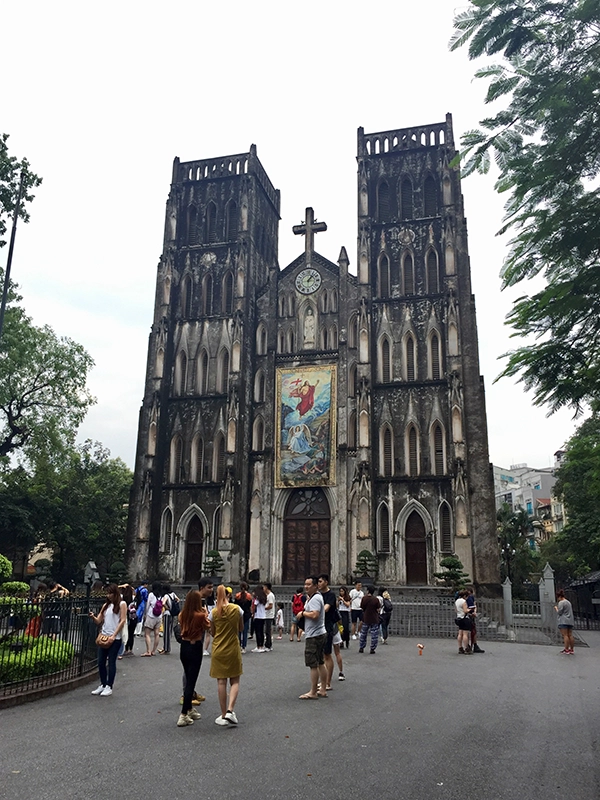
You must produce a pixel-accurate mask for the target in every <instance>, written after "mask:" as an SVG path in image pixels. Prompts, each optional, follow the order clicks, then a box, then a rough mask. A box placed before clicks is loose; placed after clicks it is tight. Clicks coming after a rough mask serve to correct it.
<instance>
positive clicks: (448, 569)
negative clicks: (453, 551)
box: [433, 555, 469, 591]
mask: <svg viewBox="0 0 600 800" xmlns="http://www.w3.org/2000/svg"><path fill="white" fill-rule="evenodd" d="M440 567H442V569H443V570H444V572H434V573H433V574H434V577H436V578H438V580H440V581H442V583H443V585H444V586H451V587H452V588H453V589H454V591H458V589H462V588H463V586H466V585H467V584H468V583H469V574H468V573H467V572H463V565H462V562H461V560H460V559H459V558H458V556H456V555H452V556H446V557H445V558H442V560H441V561H440Z"/></svg>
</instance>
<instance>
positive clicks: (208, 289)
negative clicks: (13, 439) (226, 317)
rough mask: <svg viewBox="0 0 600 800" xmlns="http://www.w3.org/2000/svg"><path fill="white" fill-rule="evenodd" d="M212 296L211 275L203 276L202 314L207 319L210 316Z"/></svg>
mask: <svg viewBox="0 0 600 800" xmlns="http://www.w3.org/2000/svg"><path fill="white" fill-rule="evenodd" d="M212 296H213V280H212V275H211V274H210V273H209V274H208V275H205V276H204V280H203V281H202V313H203V314H204V315H205V316H207V317H208V316H210V315H211V314H212Z"/></svg>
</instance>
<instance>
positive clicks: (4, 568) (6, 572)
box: [0, 555, 13, 583]
mask: <svg viewBox="0 0 600 800" xmlns="http://www.w3.org/2000/svg"><path fill="white" fill-rule="evenodd" d="M12 571H13V568H12V563H11V562H10V561H9V560H8V558H7V557H6V556H3V555H0V583H2V582H3V581H7V580H8V579H9V578H10V576H11V575H12Z"/></svg>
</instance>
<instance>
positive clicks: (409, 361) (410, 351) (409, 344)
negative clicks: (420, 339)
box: [406, 334, 416, 381]
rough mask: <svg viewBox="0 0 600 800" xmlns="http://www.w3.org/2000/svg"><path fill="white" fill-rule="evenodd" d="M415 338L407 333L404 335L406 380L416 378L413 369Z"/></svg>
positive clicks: (414, 362)
mask: <svg viewBox="0 0 600 800" xmlns="http://www.w3.org/2000/svg"><path fill="white" fill-rule="evenodd" d="M415 364H416V361H415V340H414V339H413V337H412V336H411V335H410V334H409V335H408V336H407V337H406V380H407V381H414V380H416V369H415Z"/></svg>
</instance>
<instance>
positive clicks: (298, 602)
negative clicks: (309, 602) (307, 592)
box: [292, 594, 304, 616]
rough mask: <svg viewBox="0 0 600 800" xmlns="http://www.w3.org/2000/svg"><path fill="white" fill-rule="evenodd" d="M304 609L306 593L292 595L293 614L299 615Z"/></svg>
mask: <svg viewBox="0 0 600 800" xmlns="http://www.w3.org/2000/svg"><path fill="white" fill-rule="evenodd" d="M303 609H304V595H301V594H295V595H294V596H293V597H292V614H293V615H294V616H296V615H298V614H299V613H300V612H301V611H303Z"/></svg>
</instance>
